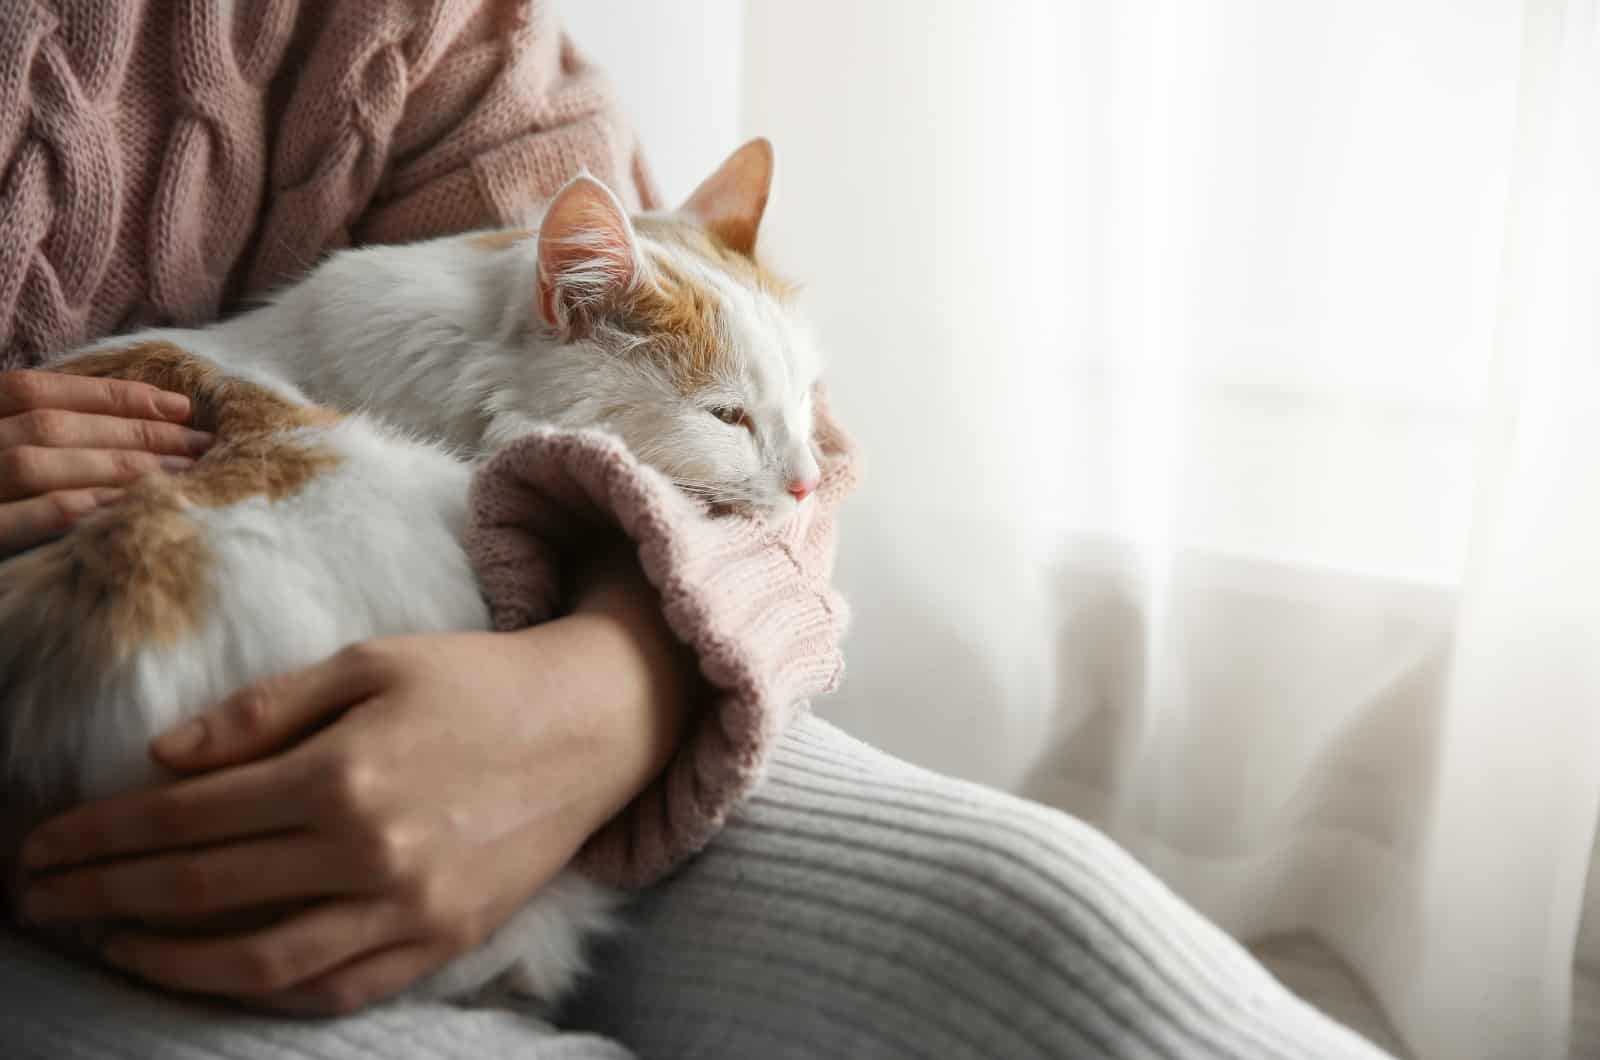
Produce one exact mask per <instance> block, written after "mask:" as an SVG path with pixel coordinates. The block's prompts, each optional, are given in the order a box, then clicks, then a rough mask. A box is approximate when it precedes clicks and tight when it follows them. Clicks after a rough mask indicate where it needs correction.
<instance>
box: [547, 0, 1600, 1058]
mask: <svg viewBox="0 0 1600 1060" xmlns="http://www.w3.org/2000/svg"><path fill="white" fill-rule="evenodd" d="M559 6H560V9H561V11H562V13H563V15H564V17H565V20H566V23H567V26H568V28H569V30H570V32H571V34H572V36H573V38H574V39H575V40H576V42H577V43H578V45H579V48H580V49H581V50H582V51H583V52H584V54H586V55H587V56H588V57H590V58H591V59H592V60H594V61H595V62H596V63H598V64H599V65H600V66H601V67H602V68H603V69H604V70H605V71H606V72H607V74H608V76H609V77H610V78H611V80H612V82H613V84H614V86H615V88H616V91H617V93H618V95H619V96H620V97H621V99H622V101H623V103H624V105H625V106H626V108H627V109H628V110H629V111H630V112H631V114H632V115H633V117H634V119H635V121H636V123H637V125H638V128H639V130H640V134H641V137H642V140H643V143H644V146H645V150H646V154H647V156H648V158H649V160H650V163H651V165H652V168H653V170H654V173H655V176H656V178H657V182H658V183H659V185H660V186H661V188H662V190H663V191H664V192H665V193H666V195H667V197H668V199H669V200H677V199H680V198H682V197H683V196H684V195H686V194H687V193H688V191H689V190H690V189H691V188H692V187H693V186H694V185H695V184H696V183H697V182H698V181H699V180H700V179H701V177H703V176H704V175H705V174H706V173H708V172H709V171H710V169H711V168H712V167H713V166H714V165H715V164H716V163H717V162H718V161H720V160H721V159H722V158H723V157H724V156H725V155H726V154H727V152H728V151H729V150H731V148H732V147H734V146H735V145H736V144H738V143H739V142H741V141H742V140H743V139H745V138H747V137H749V136H752V135H756V134H761V135H766V136H768V137H770V138H771V139H772V140H773V142H774V144H775V147H776V151H777V158H778V168H777V184H776V189H775V192H774V197H773V200H772V202H771V205H770V207H769V209H768V213H767V218H766V221H765V222H764V226H763V235H762V248H763V251H764V252H765V254H766V255H767V256H768V257H769V258H770V259H772V261H773V262H774V263H775V264H776V265H777V266H778V267H779V269H780V271H783V272H786V273H787V274H789V275H791V276H793V277H794V278H796V279H798V280H800V281H801V282H802V283H803V285H804V287H805V293H804V295H803V298H802V302H803V305H804V306H805V309H806V311H807V313H808V315H809V316H810V317H811V319H812V320H813V322H814V323H815V325H816V327H817V329H818V331H819V333H820V335H821V337H822V340H823V345H824V347H825V348H826V350H827V351H828V353H829V355H830V357H831V358H832V365H831V368H830V371H829V376H830V378H831V380H832V390H833V394H834V399H835V404H836V406H837V408H838V410H839V413H840V415H841V418H842V419H843V421H844V423H845V424H846V425H847V426H848V427H849V428H850V429H851V430H852V432H853V433H854V434H855V435H856V436H857V437H858V439H859V441H860V442H861V444H862V446H863V448H864V451H865V454H866V460H867V471H868V479H867V483H866V485H865V486H864V488H863V489H862V491H861V493H860V494H859V495H858V496H857V497H856V498H854V499H852V500H851V501H850V502H849V504H848V506H847V509H846V513H845V517H844V523H843V531H842V545H841V554H840V568H839V579H840V581H841V583H842V585H843V587H844V589H845V591H846V592H847V594H848V595H849V596H850V597H851V599H852V602H853V606H854V609H855V615H856V619H855V625H854V628H853V631H852V634H851V639H850V642H849V658H850V666H851V669H850V675H849V678H848V680H847V682H846V684H845V687H844V689H843V690H842V691H841V693H840V694H839V695H838V696H836V697H835V698H833V699H832V700H830V701H829V702H827V703H823V704H819V705H818V707H819V710H820V711H821V712H822V713H823V714H824V715H826V716H828V717H830V718H832V719H833V720H835V721H837V722H839V723H840V724H841V725H843V726H844V727H845V728H847V729H848V730H850V731H851V732H853V733H854V734H856V735H858V736H860V737H862V738H865V739H867V740H869V741H872V742H874V743H877V744H879V745H881V746H883V747H885V748H887V749H889V750H891V751H893V752H895V753H897V754H900V755H902V756H904V757H906V758H909V759H912V760H914V761H916V762H918V763H921V764H924V765H928V766H931V767H933V768H936V769H939V770H942V771H946V772H950V773H955V774H959V775H962V776H966V777H970V778H973V779H977V780H980V781H984V782H987V783H991V784H995V785H998V786H1001V787H1005V788H1008V789H1010V790H1013V791H1018V792H1021V793H1024V794H1027V795H1029V796H1031V797H1033V798H1037V799H1040V800H1042V801H1045V802H1048V803H1051V804H1053V805H1055V806H1059V807H1061V808H1063V809H1065V810H1067V811H1069V812H1072V813H1074V814H1077V815H1079V816H1082V817H1085V818H1087V819H1089V820H1091V821H1093V822H1094V823H1096V824H1098V825H1099V826H1101V827H1102V828H1104V829H1106V830H1107V831H1108V832H1109V833H1110V834H1111V835H1112V836H1113V837H1115V838H1116V839H1117V840H1118V841H1120V842H1121V843H1123V844H1124V845H1125V846H1127V847H1128V848H1129V849H1130V850H1131V851H1133V853H1134V854H1135V855H1136V856H1138V857H1139V858H1140V859H1141V860H1143V861H1144V862H1145V863H1146V864H1147V865H1149V866H1150V867H1151V868H1152V869H1154V870H1155V871H1156V872H1157V873H1158V874H1159V875H1161V876H1162V877H1163V878H1164V879H1165V880H1166V881H1167V882H1168V883H1169V884H1170V885H1171V886H1172V887H1173V888H1174V889H1176V890H1177V891H1179V892H1180V893H1182V894H1183V895H1184V896H1185V897H1187V898H1188V899H1189V900H1190V901H1192V902H1194V903H1195V904H1196V905H1197V906H1199V907H1200V908H1201V909H1202V910H1203V911H1204V912H1206V913H1207V914H1208V915H1210V916H1212V917H1213V918H1215V919H1216V920H1217V921H1218V922H1219V923H1220V924H1222V926H1223V927H1225V928H1226V929H1228V930H1229V931H1231V932H1233V933H1234V934H1235V935H1237V936H1239V937H1240V938H1243V939H1246V940H1249V941H1255V942H1260V941H1261V940H1270V939H1273V938H1277V937H1306V938H1315V939H1317V940H1318V945H1319V946H1322V947H1326V949H1327V950H1328V952H1330V953H1333V954H1337V956H1338V958H1339V959H1341V960H1342V962H1343V963H1344V965H1345V966H1347V967H1348V969H1350V970H1351V972H1352V974H1353V975H1354V976H1355V977H1357V978H1358V979H1359V980H1360V981H1361V983H1362V984H1364V986H1363V989H1364V990H1369V991H1370V993H1371V998H1370V999H1369V1000H1374V1001H1375V1007H1376V1008H1377V1009H1379V1010H1381V1013H1382V1018H1383V1019H1386V1021H1387V1023H1386V1028H1385V1029H1384V1030H1382V1031H1378V1032H1374V1033H1378V1034H1383V1035H1392V1037H1389V1038H1386V1039H1385V1041H1386V1043H1387V1044H1389V1045H1391V1047H1394V1048H1403V1049H1404V1050H1405V1051H1406V1052H1407V1054H1408V1055H1412V1056H1415V1057H1417V1058H1419V1060H1462V1058H1473V1057H1506V1058H1517V1060H1538V1058H1551V1060H1557V1058H1562V1057H1566V1056H1567V1055H1569V1050H1570V1055H1573V1056H1600V1031H1597V1030H1595V1029H1594V1028H1591V1027H1589V1026H1588V1022H1590V1021H1600V1015H1597V1014H1600V1005H1597V1004H1596V1001H1595V999H1596V998H1600V991H1596V989H1595V985H1594V984H1595V980H1594V979H1593V978H1592V976H1593V970H1592V966H1593V965H1600V887H1597V888H1590V889H1588V894H1589V905H1590V906H1591V907H1593V908H1594V912H1593V913H1592V914H1591V916H1590V917H1589V918H1588V921H1587V923H1585V919H1584V908H1585V894H1586V879H1587V877H1588V875H1589V874H1590V866H1591V861H1592V859H1593V851H1594V849H1595V843H1594V839H1595V827H1596V821H1597V816H1600V328H1597V311H1596V308H1595V298H1596V294H1597V292H1600V285H1597V279H1600V277H1597V274H1596V236H1597V234H1600V26H1597V21H1596V7H1597V4H1596V3H1595V2H1594V0H1527V2H1523V0H1344V2H1341V3H1338V4H1328V3H1320V2H1313V0H1294V2H1286V0H1165V2H1161V0H1118V2H1116V3H1112V2H1111V0H1078V2H1036V3H1026V2H1021V0H1014V2H1010V3H1004V4H994V3H979V2H975V0H941V2H937V3H930V2H923V0H870V2H866V0H812V2H809V3H805V4H778V3H761V2H742V0H674V2H673V3H670V4H667V3H652V2H645V0H637V2H629V0H567V2H565V3H564V4H561V5H559ZM1595 875H1596V876H1600V873H1595ZM1574 984H1576V985H1577V991H1578V993H1577V997H1578V999H1579V1004H1578V1006H1577V1021H1576V1027H1577V1031H1578V1034H1577V1036H1576V1037H1574V1036H1573V1035H1572V1030H1573V1028H1574V1026H1575V1024H1574V1015H1573V1013H1574V1010H1573V1005H1572V999H1573V997H1574V993H1573V991H1574ZM1291 985H1293V984H1292V983H1291ZM1586 1035H1592V1037H1586ZM1401 1043H1403V1044H1401Z"/></svg>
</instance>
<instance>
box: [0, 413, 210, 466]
mask: <svg viewBox="0 0 1600 1060" xmlns="http://www.w3.org/2000/svg"><path fill="white" fill-rule="evenodd" d="M213 440H214V439H213V438H212V436H211V435H210V434H207V433H206V432H204V431H192V430H190V429H189V428H187V427H183V426H180V425H178V424H176V423H167V422H163V421H161V420H146V419H130V418H128V417H125V416H107V415H102V414H99V413H92V412H75V411H72V410H70V409H60V408H46V409H29V410H28V411H26V412H19V413H16V414H14V415H11V416H7V417H5V418H4V419H0V449H11V448H14V447H16V446H24V445H31V446H39V447H42V448H47V449H143V450H145V451H146V452H151V453H166V454H168V455H171V456H199V455H200V454H201V453H204V452H205V451H206V450H207V449H209V448H210V447H211V443H212V441H213Z"/></svg>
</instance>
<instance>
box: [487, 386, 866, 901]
mask: <svg viewBox="0 0 1600 1060" xmlns="http://www.w3.org/2000/svg"><path fill="white" fill-rule="evenodd" d="M816 407H817V429H816V444H817V449H818V452H819V455H820V457H821V460H820V463H821V466H822V481H821V483H820V485H819V487H818V490H817V492H816V494H815V495H814V498H813V499H812V500H811V501H810V502H808V503H807V504H806V505H805V506H803V507H802V508H801V509H800V510H799V512H798V513H797V514H796V515H795V516H793V517H791V518H789V519H788V520H785V521H782V522H778V523H764V522H762V521H759V520H756V519H753V518H747V517H742V516H735V515H725V514H724V515H716V516H713V515H711V514H709V513H708V512H707V511H706V509H705V508H704V507H703V506H701V505H700V504H698V503H697V502H695V501H692V500H690V499H689V498H688V497H687V496H686V495H684V494H683V493H682V492H681V491H679V490H678V489H676V488H675V487H673V486H672V485H671V483H669V482H668V481H667V480H666V479H665V478H664V477H663V476H661V475H660V474H658V473H656V472H655V471H654V470H652V469H650V468H647V467H645V466H643V465H642V464H640V463H639V462H638V461H637V460H636V459H634V457H633V456H632V455H631V454H630V453H628V451H627V450H626V449H624V448H623V447H622V446H621V444H620V443H618V442H617V441H616V440H615V439H613V438H612V437H611V436H609V435H606V434H601V433H599V432H573V431H556V430H547V431H541V432H537V433H534V434H532V435H529V436H527V437H525V438H522V439H519V440H518V441H517V442H514V443H513V444H512V445H510V446H509V447H507V448H506V449H505V450H503V451H502V452H500V453H498V454H497V455H496V456H495V457H494V458H493V459H492V460H491V461H490V462H489V463H488V464H487V465H486V466H485V467H484V468H483V469H482V470H481V471H480V472H479V473H478V477H477V479H476V482H475V485H474V488H473V495H472V504H471V507H472V514H471V526H470V529H469V531H468V534H467V547H468V552H469V553H470V555H471V556H472V558H473V561H474V564H475V566H476V568H477V570H478V573H479V577H480V578H481V580H482V583H483V586H484V592H485V595H486V596H487V598H488V600H489V604H490V608H491V611H492V613H493V616H494V621H495V624H496V626H497V627H498V628H501V629H515V628H518V627H521V626H526V625H529V624H532V623H535V622H539V621H543V620H544V619H547V618H550V617H553V616H554V615H555V614H557V612H558V610H559V608H560V607H561V596H562V594H561V579H560V572H561V571H562V570H563V569H570V565H571V564H572V563H573V562H574V561H576V560H577V559H578V558H579V557H581V555H582V553H583V550H584V549H586V548H593V547H596V543H597V542H599V541H602V540H605V539H606V538H607V537H608V535H607V534H606V533H605V531H607V530H613V531H621V532H622V533H623V534H625V535H627V536H628V537H629V538H630V539H631V540H632V542H633V544H634V545H635V546H636V548H637V551H638V556H639V560H640V563H641V565H642V567H643V569H644V573H645V576H646V577H647V578H648V579H649V580H650V582H651V584H653V585H654V586H655V587H656V589H657V590H658V591H659V593H660V594H661V601H662V607H663V610H664V613H665V616H666V620H667V624H668V626H669V627H670V628H671V630H672V631H673V633H674V634H675V635H676V636H677V637H678V638H680V639H681V640H682V641H683V642H684V643H685V644H687V645H688V646H689V647H690V648H691V649H692V650H693V651H694V653H695V655H696V656H697V657H698V659H699V664H700V672H701V673H702V674H703V675H704V677H705V678H706V681H707V682H708V684H709V686H710V687H711V689H712V693H711V695H710V697H709V701H708V702H704V703H701V704H698V705H697V706H696V707H693V708H691V716H690V718H689V720H688V723H687V725H686V728H685V731H684V734H683V737H682V739H681V741H680V743H679V745H678V748H677V751H676V753H675V755H674V757H673V758H672V760H671V761H670V762H669V763H668V765H667V767H666V769H665V770H664V771H663V772H662V773H661V775H660V776H658V777H657V778H656V779H655V780H654V781H653V782H652V783H651V784H650V785H649V786H648V787H647V788H646V789H645V790H644V791H643V792H641V793H640V794H639V796H638V797H637V798H635V799H634V801H633V803H632V804H631V805H630V806H629V807H628V808H627V809H626V810H624V811H623V813H621V814H620V815H618V816H617V817H616V818H614V819H613V820H612V821H611V822H610V823H609V824H608V825H607V826H606V827H605V828H603V829H602V830H601V831H600V832H598V833H597V834H596V835H595V836H593V837H592V838H591V839H590V841H589V843H588V845H587V846H586V847H585V848H584V849H583V851H581V852H580V854H579V856H578V860H577V865H578V866H579V868H580V869H582V870H583V871H585V872H586V873H588V874H589V875H590V876H592V877H593V878H595V879H597V880H600V881H601V882H605V883H611V884H614V885H618V886H630V887H637V886H643V885H646V884H648V883H650V882H651V881H653V880H655V879H657V878H659V877H660V876H662V875H664V874H665V873H667V872H668V871H670V870H671V869H672V868H673V867H674V866H675V865H676V864H677V863H678V862H679V861H681V860H682V859H683V858H684V857H686V856H688V855H689V854H691V853H693V852H694V851H696V850H698V849H699V848H700V847H701V846H703V845H704V844H705V843H706V842H707V841H708V840H709V839H710V838H711V837H712V836H713V835H714V834H715V833H716V831H717V829H718V828H719V827H720V826H721V824H722V822H723V821H724V820H725V818H726V817H727V814H728V811H729V810H730V809H731V808H732V807H733V806H734V805H735V804H736V803H737V802H738V801H739V800H740V799H741V798H743V797H744V795H745V794H747V793H748V792H749V790H750V789H751V787H752V786H753V785H754V784H755V782H756V781H757V780H758V779H759V777H760V775H761V771H762V768H763V766H764V764H765V761H766V756H767V753H768V750H769V749H770V747H771V746H772V743H773V741H774V739H775V737H776V736H777V735H778V734H779V733H780V732H782V730H783V728H784V727H785V726H786V725H787V724H788V722H789V721H790V720H791V719H792V718H793V717H794V716H795V715H796V714H797V713H798V712H799V711H801V710H804V709H806V704H807V701H808V700H809V699H810V698H811V697H813V696H816V695H821V694H823V693H826V692H830V691H832V690H833V689H834V688H835V687H836V686H837V685H838V683H839V680H840V677H841V676H842V673H843V658H842V656H841V654H840V640H841V638H842V636H843V634H844V630H845V624H846V621H847V613H846V610H845V606H844V601H843V600H842V599H841V597H840V596H839V594H838V593H837V592H836V591H835V590H834V589H833V588H832V586H831V585H830V583H829V579H830V575H831V573H832V566H833V528H834V518H835V514H836V512H837V509H838V505H839V502H840V501H841V500H842V499H843V497H844V496H845V495H846V494H847V493H848V492H849V491H850V490H851V489H852V488H853V486H854V484H855V481H856V460H855V452H854V447H853V445H852V443H851V442H850V440H849V438H848V437H847V436H846V435H845V434H844V432H843V431H842V430H841V429H840V427H839V425H838V424H837V423H836V422H835V421H834V420H833V418H832V414H831V412H830V411H829V409H828V406H827V402H826V400H825V395H823V394H821V393H820V392H819V394H818V400H817V402H816Z"/></svg>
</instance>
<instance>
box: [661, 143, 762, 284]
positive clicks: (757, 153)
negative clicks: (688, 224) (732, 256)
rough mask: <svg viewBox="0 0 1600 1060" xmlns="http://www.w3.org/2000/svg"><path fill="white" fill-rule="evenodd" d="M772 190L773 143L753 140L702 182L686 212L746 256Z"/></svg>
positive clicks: (684, 205)
mask: <svg viewBox="0 0 1600 1060" xmlns="http://www.w3.org/2000/svg"><path fill="white" fill-rule="evenodd" d="M771 190H772V144H771V143H770V142H768V141H767V140H766V139H764V138H757V139H754V140H751V141H750V142H749V143H747V144H745V145H744V146H743V147H741V148H739V149H738V150H737V151H735V152H734V153H733V154H731V155H729V156H728V160H727V161H726V162H724V163H722V165H720V166H718V167H717V171H716V172H715V173H713V174H711V175H710V176H709V177H707V178H706V179H705V180H704V181H702V182H701V184H700V186H699V187H698V188H696V189H694V194H692V195H690V196H689V201H688V202H686V203H684V204H683V212H684V213H686V214H688V215H689V216H690V217H693V218H694V219H695V220H697V221H699V222H700V223H701V224H703V225H705V226H706V228H708V229H710V230H711V232H712V233H713V234H714V235H716V237H717V238H718V239H720V240H722V241H723V242H724V243H726V244H728V246H730V247H732V248H733V249H734V250H736V251H738V252H739V253H741V254H744V255H750V254H752V253H754V251H755V249H756V229H757V228H759V227H760V226H761V214H762V211H764V210H765V209H766V208H767V194H768V193H769V192H770V191H771Z"/></svg>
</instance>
